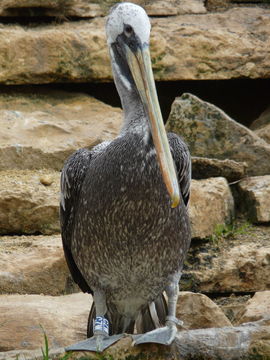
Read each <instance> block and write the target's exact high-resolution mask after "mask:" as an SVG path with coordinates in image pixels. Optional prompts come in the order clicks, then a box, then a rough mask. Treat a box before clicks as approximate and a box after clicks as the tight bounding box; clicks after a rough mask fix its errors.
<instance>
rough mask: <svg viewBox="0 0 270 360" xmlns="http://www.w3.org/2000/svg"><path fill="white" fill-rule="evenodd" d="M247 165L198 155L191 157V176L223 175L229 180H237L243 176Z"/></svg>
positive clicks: (205, 177)
mask: <svg viewBox="0 0 270 360" xmlns="http://www.w3.org/2000/svg"><path fill="white" fill-rule="evenodd" d="M246 167H247V165H246V164H245V163H243V162H237V161H234V160H229V159H226V160H219V159H209V158H203V157H198V156H193V157H192V178H193V179H207V178H210V177H224V178H226V179H227V180H228V181H229V182H233V181H237V180H239V179H241V178H243V177H244V176H245V173H246Z"/></svg>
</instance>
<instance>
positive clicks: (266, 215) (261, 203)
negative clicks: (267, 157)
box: [237, 175, 270, 223]
mask: <svg viewBox="0 0 270 360" xmlns="http://www.w3.org/2000/svg"><path fill="white" fill-rule="evenodd" d="M237 191H238V197H239V201H238V202H239V207H240V210H241V211H242V212H243V213H244V214H245V215H246V216H247V218H248V219H249V220H250V221H251V222H254V223H263V222H270V211H269V209H270V175H265V176H253V177H248V178H245V179H243V180H241V181H240V182H239V183H238V184H237Z"/></svg>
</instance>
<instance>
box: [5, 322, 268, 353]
mask: <svg viewBox="0 0 270 360" xmlns="http://www.w3.org/2000/svg"><path fill="white" fill-rule="evenodd" d="M269 324H270V320H269V319H268V320H265V321H258V322H254V323H252V324H244V325H240V326H238V327H224V328H211V329H197V330H189V331H181V332H178V334H177V335H176V339H175V342H174V343H173V345H172V346H171V347H167V346H162V345H158V344H143V345H141V346H132V341H133V340H132V338H131V337H130V336H127V337H125V338H123V339H121V340H120V341H118V342H117V343H116V344H114V345H113V346H111V347H109V349H108V350H106V351H105V352H104V353H103V354H102V355H101V356H103V357H105V358H107V357H108V358H113V359H119V360H127V359H130V358H132V359H133V358H135V359H145V358H146V359H149V360H163V359H164V358H165V359H168V360H190V359H201V360H220V359H222V360H235V359H247V360H252V359H254V355H255V356H256V357H257V358H259V359H266V360H267V359H268V358H269V351H270V346H269V341H270V325H269ZM18 354H20V357H19V358H18ZM2 355H3V356H2ZM2 355H1V354H0V359H1V360H6V359H7V358H8V359H9V360H11V359H16V360H24V359H25V356H27V359H28V360H32V359H33V360H42V359H43V358H42V356H40V350H39V352H37V351H36V350H35V351H33V352H31V351H29V350H26V351H18V350H17V351H9V352H5V353H2ZM51 355H52V356H53V358H54V359H57V360H61V359H63V357H64V355H67V354H64V349H63V348H58V349H55V350H51ZM99 357H100V355H97V354H93V353H90V352H74V353H73V354H68V358H69V359H72V360H75V359H79V360H82V359H89V360H90V359H94V360H96V359H97V358H99ZM256 357H255V358H256Z"/></svg>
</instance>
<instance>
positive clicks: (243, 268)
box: [180, 232, 270, 294]
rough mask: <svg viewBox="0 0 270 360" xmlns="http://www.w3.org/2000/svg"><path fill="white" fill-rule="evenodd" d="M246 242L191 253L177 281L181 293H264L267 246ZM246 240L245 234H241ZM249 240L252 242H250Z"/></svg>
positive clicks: (268, 283) (269, 267) (269, 261)
mask: <svg viewBox="0 0 270 360" xmlns="http://www.w3.org/2000/svg"><path fill="white" fill-rule="evenodd" d="M252 235H253V234H252V232H251V233H250V236H249V237H250V242H246V243H243V244H240V245H239V244H235V245H231V246H229V245H228V244H227V245H226V244H225V241H224V242H223V243H222V245H220V247H217V248H216V247H214V248H213V249H212V250H211V249H210V250H209V249H208V250H206V248H205V247H204V248H203V249H202V251H199V250H198V251H199V253H195V255H194V253H193V252H192V249H191V254H190V255H189V258H188V262H189V261H190V265H189V266H187V267H186V269H185V271H184V273H183V277H182V279H181V286H180V288H181V290H190V289H192V291H200V292H203V293H207V294H210V293H215V294H217V293H218V294H227V293H229V294H230V293H233V292H235V293H243V292H255V291H263V290H267V289H269V287H270V278H269V272H270V245H269V243H268V241H267V242H265V243H264V244H262V243H260V242H259V241H258V239H257V242H254V235H253V236H252ZM243 236H246V237H247V234H245V233H243ZM252 239H253V240H252Z"/></svg>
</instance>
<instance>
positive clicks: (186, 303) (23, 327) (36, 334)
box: [0, 293, 231, 352]
mask: <svg viewBox="0 0 270 360" xmlns="http://www.w3.org/2000/svg"><path fill="white" fill-rule="evenodd" d="M91 301H92V300H91V296H90V295H87V294H82V293H78V294H72V295H65V296H57V297H52V296H42V295H41V296H40V295H0V324H3V326H1V327H0V352H1V351H9V350H13V349H35V348H38V347H40V346H41V345H42V344H43V339H42V338H43V334H42V331H41V329H40V327H39V325H40V324H41V325H42V326H43V328H44V330H45V331H46V334H47V336H48V338H49V342H50V344H51V347H52V348H54V347H59V346H67V345H69V344H71V343H72V342H74V341H80V340H84V339H85V333H86V325H87V319H88V312H89V309H90V305H91ZM195 304H197V305H198V306H199V308H198V309H197V308H196V310H195V309H194V311H193V312H192V307H193V306H195ZM184 310H186V311H187V312H188V314H189V315H188V314H184ZM191 312H192V316H191ZM177 313H178V314H179V316H181V317H182V320H184V322H185V329H194V328H196V326H197V327H198V324H201V325H202V327H203V328H207V327H211V326H212V327H222V326H231V323H230V321H229V320H228V319H226V316H225V315H224V314H223V313H222V311H221V310H220V309H219V308H218V307H217V305H215V304H214V303H213V302H212V301H211V300H210V299H208V298H207V297H206V296H205V295H201V294H193V293H180V297H179V303H178V310H177ZM190 316H191V317H192V319H188V318H189V317H190ZM67 324H69V326H66V325H67ZM196 324H197V325H196ZM15 329H17V330H15ZM14 333H16V335H14V336H12V337H11V336H10V334H14Z"/></svg>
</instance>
